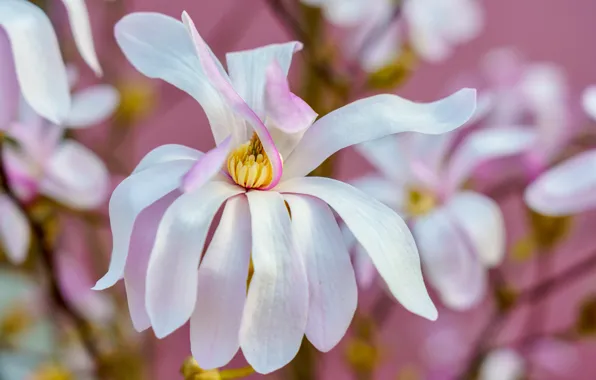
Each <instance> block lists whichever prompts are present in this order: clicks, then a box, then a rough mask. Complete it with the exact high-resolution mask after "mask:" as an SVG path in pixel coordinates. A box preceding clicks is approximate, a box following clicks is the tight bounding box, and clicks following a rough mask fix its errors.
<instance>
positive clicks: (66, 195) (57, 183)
mask: <svg viewBox="0 0 596 380" xmlns="http://www.w3.org/2000/svg"><path fill="white" fill-rule="evenodd" d="M109 182H110V177H109V173H108V169H107V168H106V166H105V164H104V163H103V161H101V159H100V158H99V157H97V156H96V155H95V153H93V152H92V151H91V150H89V149H88V148H86V147H85V146H83V145H81V144H79V143H78V142H76V141H72V140H64V141H63V142H62V143H61V144H60V145H59V146H58V148H57V150H56V151H55V152H54V154H53V155H52V156H51V157H50V158H49V162H48V163H47V166H46V172H45V176H44V178H43V179H42V180H41V182H40V184H39V190H40V192H41V193H43V194H45V195H47V196H49V197H51V198H54V199H56V200H57V201H59V202H61V203H63V204H65V205H68V206H71V207H75V208H94V207H97V206H99V205H100V204H101V203H102V202H103V201H104V200H105V199H106V197H107V195H108V186H109Z"/></svg>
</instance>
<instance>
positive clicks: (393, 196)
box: [350, 174, 406, 213]
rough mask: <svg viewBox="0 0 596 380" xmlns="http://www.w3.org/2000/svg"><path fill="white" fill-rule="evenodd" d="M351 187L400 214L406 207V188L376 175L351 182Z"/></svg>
mask: <svg viewBox="0 0 596 380" xmlns="http://www.w3.org/2000/svg"><path fill="white" fill-rule="evenodd" d="M350 185H352V186H354V187H355V188H357V189H359V190H362V191H363V192H365V193H366V194H368V195H370V196H371V197H373V198H375V199H376V200H378V201H380V202H382V203H384V204H385V205H387V206H389V207H391V208H392V209H393V210H395V211H397V212H398V213H399V212H401V211H402V210H403V208H404V206H405V201H404V200H405V199H406V191H405V190H406V189H405V187H403V186H401V185H398V184H395V183H393V182H390V181H388V180H387V179H385V178H383V177H379V176H377V175H374V174H373V175H368V176H364V177H359V178H357V179H355V180H354V181H351V182H350Z"/></svg>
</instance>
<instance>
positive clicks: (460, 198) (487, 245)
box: [445, 192, 505, 267]
mask: <svg viewBox="0 0 596 380" xmlns="http://www.w3.org/2000/svg"><path fill="white" fill-rule="evenodd" d="M445 210H446V211H447V212H448V213H449V214H450V215H451V217H453V220H454V222H455V223H457V224H458V225H459V227H460V228H461V229H462V230H463V232H465V233H466V235H467V236H468V238H469V239H470V243H471V244H472V246H473V248H474V252H475V254H476V255H477V256H478V259H479V260H480V262H481V263H482V264H483V265H485V266H487V267H494V266H497V265H499V264H500V263H501V262H502V261H503V259H504V258H505V221H504V220H503V213H502V212H501V209H500V208H499V205H498V204H497V203H496V202H495V201H493V200H492V199H490V198H488V197H486V196H484V195H482V194H479V193H473V192H463V193H459V194H457V195H455V196H454V197H453V198H451V199H450V200H449V202H448V203H447V204H446V205H445Z"/></svg>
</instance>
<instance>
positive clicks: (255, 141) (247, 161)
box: [228, 133, 273, 189]
mask: <svg viewBox="0 0 596 380" xmlns="http://www.w3.org/2000/svg"><path fill="white" fill-rule="evenodd" d="M228 173H229V174H230V177H232V179H233V180H234V182H236V183H237V184H238V185H240V186H242V187H245V188H247V189H260V188H263V187H266V186H267V185H269V184H270V183H271V181H272V180H273V167H272V166H271V162H269V158H268V157H267V153H265V151H264V150H263V145H262V144H261V140H259V137H258V136H257V134H256V133H253V135H252V137H251V139H250V140H249V141H247V142H245V143H244V144H242V145H240V146H239V147H238V148H236V150H234V151H233V152H232V153H230V155H229V156H228Z"/></svg>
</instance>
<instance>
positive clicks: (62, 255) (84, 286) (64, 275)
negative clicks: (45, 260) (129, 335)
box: [55, 251, 116, 324]
mask: <svg viewBox="0 0 596 380" xmlns="http://www.w3.org/2000/svg"><path fill="white" fill-rule="evenodd" d="M55 260H56V266H57V270H58V282H59V285H60V288H61V289H62V292H63V293H64V295H65V297H66V298H67V299H68V301H69V302H70V303H71V304H72V305H74V306H75V307H76V308H77V310H78V311H79V313H81V314H82V315H84V316H85V318H86V319H87V320H89V321H92V322H94V323H100V324H103V323H107V322H109V321H110V320H111V319H112V318H113V317H114V315H115V311H116V309H115V304H114V303H113V302H112V301H111V300H110V298H109V296H108V294H106V293H99V292H94V291H93V290H91V286H92V280H91V277H90V272H89V269H88V268H87V267H85V265H84V263H83V262H81V258H79V257H74V256H73V255H71V254H70V253H68V252H64V251H62V252H58V253H57V255H56V257H55Z"/></svg>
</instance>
